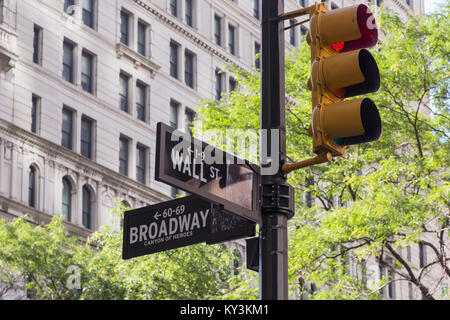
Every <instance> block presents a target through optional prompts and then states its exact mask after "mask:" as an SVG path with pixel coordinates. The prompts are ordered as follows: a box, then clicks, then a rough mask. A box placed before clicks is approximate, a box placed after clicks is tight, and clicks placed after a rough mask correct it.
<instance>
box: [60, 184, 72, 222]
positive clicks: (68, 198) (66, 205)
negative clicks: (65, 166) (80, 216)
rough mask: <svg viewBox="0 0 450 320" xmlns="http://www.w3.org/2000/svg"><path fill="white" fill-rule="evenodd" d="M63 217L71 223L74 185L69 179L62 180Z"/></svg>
mask: <svg viewBox="0 0 450 320" xmlns="http://www.w3.org/2000/svg"><path fill="white" fill-rule="evenodd" d="M62 184H63V190H62V208H61V209H62V210H61V211H62V212H61V213H62V217H63V219H64V220H66V221H70V220H71V217H72V184H71V183H70V181H69V179H68V178H67V177H64V178H63V180H62Z"/></svg>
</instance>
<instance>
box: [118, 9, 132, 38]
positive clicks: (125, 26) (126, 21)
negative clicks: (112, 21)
mask: <svg viewBox="0 0 450 320" xmlns="http://www.w3.org/2000/svg"><path fill="white" fill-rule="evenodd" d="M120 42H122V43H123V44H124V45H126V46H128V45H129V44H130V15H129V14H128V13H126V12H125V11H123V10H122V11H120Z"/></svg>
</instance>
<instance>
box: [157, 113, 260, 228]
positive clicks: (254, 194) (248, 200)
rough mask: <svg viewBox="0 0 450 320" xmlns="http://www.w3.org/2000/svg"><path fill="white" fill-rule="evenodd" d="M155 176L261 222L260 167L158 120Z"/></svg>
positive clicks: (246, 217)
mask: <svg viewBox="0 0 450 320" xmlns="http://www.w3.org/2000/svg"><path fill="white" fill-rule="evenodd" d="M155 179H156V180H157V181H162V182H165V183H167V184H169V185H171V186H173V187H176V188H180V189H182V190H184V191H187V192H189V193H192V194H195V195H198V196H199V197H201V198H203V199H205V200H209V201H212V202H214V203H218V204H221V205H222V206H223V207H224V209H225V210H226V211H228V212H232V213H234V214H237V215H239V216H241V217H243V218H245V219H248V220H251V221H253V222H256V223H259V222H260V221H261V215H260V211H259V195H258V192H259V183H260V168H259V167H258V166H257V165H255V164H251V163H249V162H248V161H245V160H242V159H240V158H238V157H236V156H234V155H232V154H229V153H226V152H224V151H222V150H220V149H218V148H214V147H213V146H211V145H209V144H207V143H205V142H202V141H200V140H198V139H195V138H192V137H191V136H190V135H188V134H186V133H183V132H181V131H179V130H175V129H174V128H172V127H170V126H168V125H166V124H164V123H161V122H160V123H158V126H157V138H156V166H155Z"/></svg>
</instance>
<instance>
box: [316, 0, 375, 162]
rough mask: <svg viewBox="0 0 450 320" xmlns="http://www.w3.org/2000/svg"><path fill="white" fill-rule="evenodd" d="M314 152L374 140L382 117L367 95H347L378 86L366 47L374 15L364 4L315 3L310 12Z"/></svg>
mask: <svg viewBox="0 0 450 320" xmlns="http://www.w3.org/2000/svg"><path fill="white" fill-rule="evenodd" d="M307 42H308V44H309V45H310V46H311V77H310V79H309V81H308V86H309V88H310V89H311V91H312V109H313V113H312V122H311V126H310V130H309V132H310V135H311V136H312V138H313V151H314V152H315V153H316V154H318V155H319V156H324V155H325V154H327V155H328V157H325V158H327V159H328V158H329V154H331V155H332V156H344V155H345V150H346V149H347V148H348V146H350V145H354V144H360V143H366V142H370V141H374V140H377V139H378V138H379V137H380V135H381V131H382V128H381V119H380V115H379V112H378V109H377V107H376V106H375V103H374V102H373V101H372V100H370V99H368V98H359V99H353V100H346V98H350V97H354V96H359V95H363V94H367V93H371V92H376V91H378V89H379V87H380V73H379V71H378V66H377V64H376V62H375V59H374V58H373V56H372V55H371V54H370V52H369V51H368V50H366V49H365V48H370V47H373V46H375V45H376V44H377V42H378V30H377V26H376V23H375V18H374V16H373V14H372V13H371V12H370V10H369V8H368V7H367V6H366V5H363V4H360V5H355V6H351V7H347V8H342V9H336V10H328V7H327V5H326V4H324V3H316V5H315V9H314V11H311V13H310V31H309V33H308V35H307Z"/></svg>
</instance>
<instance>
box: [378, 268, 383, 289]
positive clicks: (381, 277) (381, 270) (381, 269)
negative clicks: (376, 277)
mask: <svg viewBox="0 0 450 320" xmlns="http://www.w3.org/2000/svg"><path fill="white" fill-rule="evenodd" d="M378 271H379V273H380V281H381V280H383V277H384V268H383V267H382V266H381V265H379V266H378ZM379 292H380V294H381V295H382V296H384V286H383V287H381V288H380V291H379Z"/></svg>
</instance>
